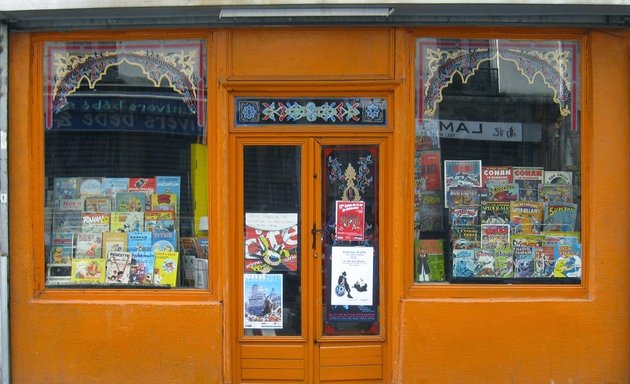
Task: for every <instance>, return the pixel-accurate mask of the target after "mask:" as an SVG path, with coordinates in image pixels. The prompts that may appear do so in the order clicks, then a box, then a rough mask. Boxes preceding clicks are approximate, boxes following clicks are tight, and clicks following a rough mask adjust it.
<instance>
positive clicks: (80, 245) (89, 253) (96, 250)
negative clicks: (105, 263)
mask: <svg viewBox="0 0 630 384" xmlns="http://www.w3.org/2000/svg"><path fill="white" fill-rule="evenodd" d="M102 255H103V235H102V234H101V233H84V232H80V233H77V248H76V253H75V257H76V258H77V259H95V258H98V259H100V258H101V257H102Z"/></svg>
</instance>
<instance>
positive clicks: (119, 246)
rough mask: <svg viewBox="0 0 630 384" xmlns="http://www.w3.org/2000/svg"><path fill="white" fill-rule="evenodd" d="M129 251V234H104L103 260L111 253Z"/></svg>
mask: <svg viewBox="0 0 630 384" xmlns="http://www.w3.org/2000/svg"><path fill="white" fill-rule="evenodd" d="M125 251H127V234H126V233H122V232H103V256H102V257H103V258H107V255H108V254H109V253H110V252H125Z"/></svg>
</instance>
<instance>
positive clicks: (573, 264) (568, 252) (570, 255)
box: [553, 244, 582, 278]
mask: <svg viewBox="0 0 630 384" xmlns="http://www.w3.org/2000/svg"><path fill="white" fill-rule="evenodd" d="M553 277H559V278H564V277H580V278H581V277H582V245H581V244H567V245H563V244H556V245H554V266H553Z"/></svg>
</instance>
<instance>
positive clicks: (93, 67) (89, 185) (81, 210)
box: [44, 40, 208, 288]
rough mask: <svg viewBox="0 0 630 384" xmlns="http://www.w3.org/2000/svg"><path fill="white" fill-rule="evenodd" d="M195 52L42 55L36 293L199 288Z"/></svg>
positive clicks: (90, 47)
mask: <svg viewBox="0 0 630 384" xmlns="http://www.w3.org/2000/svg"><path fill="white" fill-rule="evenodd" d="M204 60H205V43H204V41H202V40H187V41H124V42H69V43H56V42H51V43H47V44H46V45H45V56H44V79H45V82H44V90H45V92H44V95H45V100H44V107H45V127H44V130H45V135H44V140H45V183H44V185H45V189H46V190H45V192H46V206H45V217H46V221H45V229H44V232H45V239H46V255H45V263H46V284H47V286H51V287H59V288H61V287H64V288H73V287H85V286H86V285H87V286H90V287H112V286H117V285H118V286H124V287H125V288H143V287H144V288H146V287H150V288H207V287H208V255H207V249H208V238H207V233H208V232H207V231H208V221H207V176H206V172H207V168H206V165H205V164H206V163H207V160H206V159H207V148H206V145H205V76H204V73H205V62H204Z"/></svg>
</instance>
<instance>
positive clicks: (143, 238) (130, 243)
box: [127, 232, 153, 252]
mask: <svg viewBox="0 0 630 384" xmlns="http://www.w3.org/2000/svg"><path fill="white" fill-rule="evenodd" d="M151 235H152V233H151V232H128V233H127V251H129V252H148V251H150V250H151V246H152V245H153V243H152V241H151V239H152V236H151Z"/></svg>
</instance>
